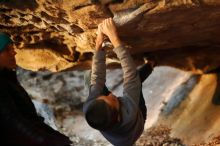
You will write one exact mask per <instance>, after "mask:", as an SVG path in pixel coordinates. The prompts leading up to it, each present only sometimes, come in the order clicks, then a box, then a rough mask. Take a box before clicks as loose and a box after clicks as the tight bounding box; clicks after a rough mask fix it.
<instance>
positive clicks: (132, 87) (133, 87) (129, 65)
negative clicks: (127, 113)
mask: <svg viewBox="0 0 220 146" xmlns="http://www.w3.org/2000/svg"><path fill="white" fill-rule="evenodd" d="M113 51H114V52H115V53H116V54H117V56H118V58H119V60H120V62H121V66H122V70H123V79H124V81H123V88H124V90H123V96H124V97H128V98H131V99H133V100H134V102H135V103H136V104H139V98H140V91H141V81H140V77H139V74H138V72H137V69H136V66H135V64H134V61H133V59H132V57H131V55H130V53H129V51H128V50H127V49H126V48H125V46H123V45H122V46H119V47H117V48H115V49H114V50H113Z"/></svg>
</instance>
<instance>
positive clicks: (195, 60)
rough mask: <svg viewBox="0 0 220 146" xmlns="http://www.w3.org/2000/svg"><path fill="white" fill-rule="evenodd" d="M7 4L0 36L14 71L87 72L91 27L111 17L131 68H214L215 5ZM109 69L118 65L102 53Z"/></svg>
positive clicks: (218, 16)
mask: <svg viewBox="0 0 220 146" xmlns="http://www.w3.org/2000/svg"><path fill="white" fill-rule="evenodd" d="M115 2H116V3H111V0H100V2H99V3H93V2H92V1H90V0H77V1H75V0H26V1H19V0H8V1H5V0H3V1H1V2H0V18H1V19H0V31H1V32H6V33H8V34H10V36H11V38H12V39H13V41H14V42H15V44H14V45H15V47H16V48H17V52H18V53H17V56H16V60H17V63H18V65H19V66H21V67H23V68H25V69H29V70H33V71H37V70H45V69H46V70H50V71H53V72H57V71H62V70H68V69H77V70H79V69H88V68H90V67H91V59H92V52H93V48H94V44H95V37H96V30H97V25H98V24H99V23H100V22H101V21H102V20H103V19H105V18H108V17H114V21H115V23H116V25H117V26H118V27H119V35H120V37H121V38H122V40H123V42H125V43H126V44H127V45H128V47H129V49H130V51H131V53H132V54H133V55H134V58H135V60H136V62H137V64H141V63H143V57H145V56H148V57H149V56H150V57H152V56H156V57H153V59H156V60H157V61H158V64H159V65H168V66H173V67H177V68H180V69H184V70H191V71H194V72H200V73H201V72H207V71H210V70H212V69H215V68H217V67H219V66H220V64H219V62H220V58H219V57H218V55H219V54H220V49H219V46H220V40H219V39H220V37H219V35H220V29H219V25H220V21H219V20H220V2H219V1H218V0H169V1H168V0H155V1H152V2H151V1H150V0H124V2H123V1H117V0H115ZM107 63H108V65H109V67H114V66H115V65H116V67H117V65H118V62H117V59H116V57H115V54H114V53H112V51H111V49H109V50H108V55H107Z"/></svg>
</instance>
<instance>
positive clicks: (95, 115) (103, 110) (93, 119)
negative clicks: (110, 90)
mask: <svg viewBox="0 0 220 146" xmlns="http://www.w3.org/2000/svg"><path fill="white" fill-rule="evenodd" d="M112 116H113V113H112V109H111V107H110V106H109V105H108V104H107V103H106V102H105V101H103V100H93V101H91V102H90V103H89V105H88V107H87V110H86V111H85V118H86V121H87V123H88V124H89V125H90V126H91V127H93V128H95V129H98V130H102V131H105V130H107V129H108V128H110V127H111V126H112Z"/></svg>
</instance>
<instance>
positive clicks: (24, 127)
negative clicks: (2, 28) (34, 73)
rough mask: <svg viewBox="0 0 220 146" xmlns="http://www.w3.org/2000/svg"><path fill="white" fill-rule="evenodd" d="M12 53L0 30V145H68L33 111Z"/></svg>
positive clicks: (63, 138)
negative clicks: (17, 75)
mask: <svg viewBox="0 0 220 146" xmlns="http://www.w3.org/2000/svg"><path fill="white" fill-rule="evenodd" d="M15 55H16V52H15V50H14V47H13V46H12V40H11V39H10V38H9V37H8V36H7V35H6V34H4V33H0V129H1V133H3V134H2V136H1V141H0V145H2V146H3V145H4V146H11V145H14V146H69V145H70V143H71V142H70V140H69V138H68V137H66V136H65V135H63V134H61V133H59V132H58V131H56V130H54V129H52V128H51V127H49V126H48V125H46V124H45V123H44V122H43V121H44V119H43V118H42V117H40V116H38V115H37V113H36V110H35V107H34V105H33V103H32V101H31V98H30V97H29V96H28V94H27V92H26V91H25V90H24V89H23V88H22V86H21V85H20V84H19V82H18V80H17V77H16V71H15V69H16V61H15Z"/></svg>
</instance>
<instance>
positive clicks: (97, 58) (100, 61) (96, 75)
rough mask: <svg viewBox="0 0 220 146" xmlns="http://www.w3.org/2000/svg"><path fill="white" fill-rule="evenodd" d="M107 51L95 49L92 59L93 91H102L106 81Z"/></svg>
mask: <svg viewBox="0 0 220 146" xmlns="http://www.w3.org/2000/svg"><path fill="white" fill-rule="evenodd" d="M105 56H106V51H104V50H100V51H95V53H94V56H93V61H92V74H91V91H94V92H96V93H97V94H98V93H101V92H102V90H103V87H104V85H105V82H106V63H105V62H106V57H105Z"/></svg>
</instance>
